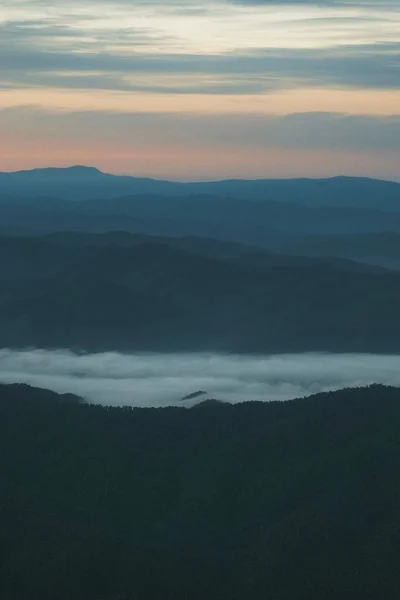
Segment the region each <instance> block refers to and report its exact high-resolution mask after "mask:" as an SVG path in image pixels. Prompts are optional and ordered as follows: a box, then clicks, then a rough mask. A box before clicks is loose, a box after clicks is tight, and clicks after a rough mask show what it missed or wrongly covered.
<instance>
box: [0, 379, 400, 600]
mask: <svg viewBox="0 0 400 600" xmlns="http://www.w3.org/2000/svg"><path fill="white" fill-rule="evenodd" d="M134 394H135V390H134V389H133V390H132V395H134ZM55 400H56V399H55V398H54V397H52V396H50V395H49V393H46V392H44V391H39V390H32V389H31V388H28V387H27V386H23V387H21V386H18V387H15V386H10V387H9V386H2V387H1V388H0V596H1V597H2V598H7V599H9V600H30V599H31V598H40V599H41V600H64V599H65V600H67V599H68V600H70V599H71V598H74V599H75V600H80V599H82V600H116V599H120V600H121V599H126V600H159V599H160V598H165V599H169V598H171V600H172V599H173V600H181V599H182V600H187V598H190V599H193V600H196V599H198V600H204V599H205V598H207V599H208V600H217V599H218V600H220V599H221V598H224V599H227V600H242V599H243V598H248V599H249V600H253V599H254V600H261V599H265V598H268V599H269V600H293V598H296V599H298V600H309V599H310V598H324V599H326V600H365V599H366V598H369V599H370V600H380V599H381V598H388V599H389V598H390V599H392V598H393V599H395V598H397V597H398V595H399V581H398V574H397V567H398V552H399V546H400V519H399V510H398V506H399V501H400V477H399V472H400V470H399V467H400V442H399V440H400V393H399V390H398V389H393V388H386V387H383V386H372V387H370V388H366V389H354V390H350V389H347V390H343V391H341V392H336V393H328V394H319V395H317V396H314V397H311V398H308V399H303V400H295V401H292V402H287V403H276V402H274V403H265V404H263V403H244V404H239V405H235V406H232V405H225V404H220V403H214V402H205V403H203V404H200V405H197V406H196V407H194V408H193V409H190V410H187V409H184V408H167V409H128V408H120V409H118V408H101V407H91V406H87V405H85V404H80V403H79V402H77V401H76V399H75V398H72V399H70V401H66V400H67V399H64V401H61V402H60V401H55ZM110 400H111V399H110Z"/></svg>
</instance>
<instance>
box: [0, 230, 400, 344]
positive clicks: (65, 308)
mask: <svg viewBox="0 0 400 600" xmlns="http://www.w3.org/2000/svg"><path fill="white" fill-rule="evenodd" d="M54 237H55V236H49V238H47V237H46V238H43V239H40V240H38V239H35V238H8V239H7V238H0V285H1V287H0V347H7V346H8V347H26V346H37V347H45V348H51V347H64V348H75V349H85V350H152V351H156V350H158V351H187V350H194V351H196V350H211V351H231V352H297V351H309V350H315V351H318V350H331V351H340V352H346V351H355V352H397V351H399V350H400V312H399V311H398V309H397V303H396V300H397V298H399V297H400V275H399V274H398V273H391V272H385V271H381V270H375V269H372V270H369V269H368V268H366V269H363V268H362V267H357V266H356V265H353V264H352V263H347V262H346V263H345V264H344V265H343V264H341V263H340V261H338V262H335V261H333V262H332V261H329V260H327V261H321V260H320V259H317V260H313V259H310V260H304V259H297V258H294V259H293V260H291V259H290V258H289V257H282V256H273V255H268V254H267V255H264V254H249V253H248V252H247V249H245V250H244V251H243V252H244V254H242V255H240V256H238V257H236V258H235V257H233V256H232V255H230V256H229V257H225V258H222V257H221V252H222V246H223V243H222V242H221V243H220V244H217V248H218V250H217V254H218V256H217V257H214V256H210V254H212V248H214V247H215V244H214V241H211V243H210V244H209V245H208V244H207V241H206V240H202V241H200V242H199V243H198V242H197V241H196V240H193V239H190V241H188V240H186V243H187V244H188V245H189V247H192V248H193V250H192V251H191V250H188V249H182V248H181V247H175V246H174V245H173V244H172V243H169V242H168V243H161V241H160V240H156V241H155V242H154V241H153V242H152V243H137V244H133V245H132V246H129V245H126V244H122V245H103V244H101V243H100V244H99V245H95V244H94V243H93V238H92V236H89V237H88V243H87V244H86V243H85V239H86V237H85V236H78V239H76V240H75V242H71V243H65V242H66V239H65V238H66V236H65V235H64V236H61V239H62V240H63V242H60V241H59V242H55V241H54ZM124 239H125V241H126V234H125V237H124ZM52 240H53V241H52ZM70 241H71V240H70ZM181 243H183V242H181ZM178 246H179V243H178ZM228 246H229V251H227V252H228V254H229V253H230V252H232V245H228ZM207 248H208V252H209V254H208V255H207ZM240 249H241V246H238V248H237V250H238V252H239V251H240ZM204 252H206V254H204Z"/></svg>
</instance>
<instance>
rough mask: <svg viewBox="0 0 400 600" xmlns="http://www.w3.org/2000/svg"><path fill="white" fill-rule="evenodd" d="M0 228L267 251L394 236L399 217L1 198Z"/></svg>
mask: <svg viewBox="0 0 400 600" xmlns="http://www.w3.org/2000/svg"><path fill="white" fill-rule="evenodd" d="M0 223H1V225H0V233H2V234H3V235H5V234H6V235H27V234H28V235H29V234H32V235H40V234H45V233H51V232H54V231H75V232H89V233H105V232H111V231H120V230H124V231H127V232H131V233H137V234H144V235H154V236H162V237H164V236H168V237H182V236H197V237H208V238H216V239H220V240H225V241H231V242H239V243H241V244H246V245H251V246H259V247H261V248H264V249H268V250H271V251H279V250H283V249H285V248H286V246H287V244H288V243H290V242H291V241H292V238H293V237H298V236H301V237H304V236H309V235H318V236H321V235H339V234H340V235H352V234H361V233H381V232H387V231H392V232H397V233H400V213H389V212H384V211H380V210H372V209H361V208H346V207H344V208H343V207H310V206H304V205H301V204H295V203H291V204H289V203H285V202H275V201H274V202H273V201H270V202H258V201H252V200H241V199H237V198H228V197H226V198H221V197H216V196H190V197H184V198H182V197H169V198H166V197H162V196H128V197H118V198H112V199H98V200H87V201H85V202H71V201H69V200H60V199H59V200H56V201H54V204H53V199H51V198H46V197H41V198H37V197H35V198H31V199H26V198H17V197H3V198H2V201H1V202H0ZM294 241H295V240H294ZM286 252H287V251H286ZM289 253H293V252H289Z"/></svg>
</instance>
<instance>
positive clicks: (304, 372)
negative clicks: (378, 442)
mask: <svg viewBox="0 0 400 600" xmlns="http://www.w3.org/2000/svg"><path fill="white" fill-rule="evenodd" d="M0 381H2V382H4V383H12V382H23V383H29V384H31V385H36V386H40V387H45V388H49V389H52V390H55V391H57V392H71V393H75V394H78V395H80V396H82V397H84V398H85V399H86V400H87V401H89V402H92V403H99V404H106V405H129V406H167V405H184V406H189V405H190V403H186V402H185V403H182V402H181V399H182V398H183V397H184V396H186V395H187V394H190V393H193V392H196V391H198V390H204V391H206V392H207V394H206V395H205V396H204V397H214V398H217V399H220V400H224V401H228V402H242V401H248V400H261V401H270V400H288V399H291V398H295V397H300V396H306V395H309V394H313V393H317V392H320V391H327V390H334V389H339V388H342V387H346V386H359V385H368V384H371V383H384V384H390V385H399V384H400V356H374V355H357V354H348V355H346V354H338V355H335V354H299V355H276V356H264V357H262V356H236V355H219V354H167V355H164V354H142V355H124V354H117V353H105V354H86V355H77V354H74V353H72V352H69V351H65V350H59V351H44V350H26V351H13V350H7V349H3V350H0Z"/></svg>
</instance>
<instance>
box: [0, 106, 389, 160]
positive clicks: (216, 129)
mask: <svg viewBox="0 0 400 600" xmlns="http://www.w3.org/2000/svg"><path fill="white" fill-rule="evenodd" d="M0 128H1V130H2V132H3V134H4V135H6V134H7V133H8V134H9V135H11V136H12V135H13V134H15V133H17V132H21V133H25V134H27V135H32V136H36V135H38V136H40V137H41V138H42V139H43V140H45V139H46V138H47V137H48V138H49V139H58V140H59V141H60V142H62V141H64V140H68V139H72V140H77V141H78V142H79V140H80V139H82V140H85V139H87V138H90V139H92V140H98V141H105V142H107V140H110V143H114V142H115V141H116V140H118V144H130V145H131V146H132V147H134V146H135V145H136V146H137V147H138V148H140V147H141V145H142V144H147V145H149V144H150V145H154V146H157V145H158V144H159V143H165V142H166V141H169V142H173V144H174V145H179V146H181V147H182V148H185V147H186V148H190V147H196V148H201V147H210V148H212V147H214V148H215V149H218V150H221V151H223V149H224V148H232V147H236V148H239V149H242V150H243V149H251V148H254V149H256V148H269V147H272V148H273V147H279V148H285V149H298V150H303V149H304V150H324V149H329V150H333V151H341V150H343V151H359V152H368V151H386V152H394V153H400V114H399V115H396V116H392V117H372V116H354V115H353V116H351V115H343V114H336V113H326V112H325V113H324V112H321V113H313V112H310V113H297V114H290V115H284V116H269V115H263V114H215V115H213V114H208V115H202V114H197V113H189V114H187V113H184V114H180V113H142V112H138V113H118V112H109V111H108V112H107V111H104V112H103V111H82V112H70V113H63V112H51V111H45V110H42V109H40V108H36V109H35V108H34V107H25V108H9V109H3V110H0ZM133 140H134V142H133Z"/></svg>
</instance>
